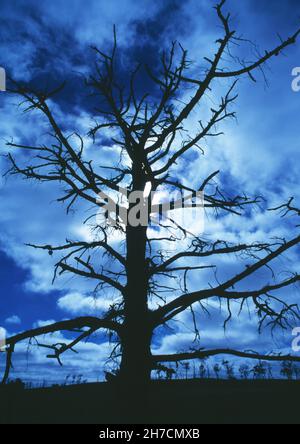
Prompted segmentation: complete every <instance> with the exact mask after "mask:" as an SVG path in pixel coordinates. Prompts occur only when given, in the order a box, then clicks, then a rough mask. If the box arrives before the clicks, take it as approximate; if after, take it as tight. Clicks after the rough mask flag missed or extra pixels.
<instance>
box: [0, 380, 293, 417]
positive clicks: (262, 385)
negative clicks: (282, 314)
mask: <svg viewBox="0 0 300 444" xmlns="http://www.w3.org/2000/svg"><path fill="white" fill-rule="evenodd" d="M0 397H1V399H0V424H124V423H126V422H127V421H124V416H123V412H124V410H122V409H120V408H118V405H120V403H119V402H118V390H117V389H116V388H115V387H114V386H112V385H111V384H107V383H102V384H87V385H78V386H68V387H59V388H48V389H34V390H21V389H13V390H12V389H10V390H9V389H1V390H0ZM149 405H150V408H149V411H148V413H147V414H146V417H145V418H143V420H142V422H143V423H144V424H300V408H299V407H300V382H298V381H297V382H296V381H215V380H208V381H200V380H194V381H193V380H189V381H172V382H170V381H169V382H166V381H153V382H152V386H151V390H150V401H149ZM134 422H137V423H138V422H140V421H132V423H134Z"/></svg>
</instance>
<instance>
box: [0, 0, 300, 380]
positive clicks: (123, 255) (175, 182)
mask: <svg viewBox="0 0 300 444" xmlns="http://www.w3.org/2000/svg"><path fill="white" fill-rule="evenodd" d="M225 6H226V5H225V0H222V1H221V2H220V3H219V4H218V5H216V6H215V11H216V14H217V19H218V21H219V24H220V25H221V30H222V35H221V36H220V38H219V39H218V40H217V41H216V42H215V43H214V45H215V48H216V49H215V53H214V56H213V57H212V58H208V57H206V58H205V63H206V67H205V68H204V69H203V70H201V71H200V70H198V68H196V67H195V68H193V66H192V64H191V62H190V61H189V59H188V53H187V51H186V50H184V49H183V48H182V47H181V46H180V45H179V44H177V43H173V44H172V46H171V49H170V50H169V51H162V52H161V53H160V56H161V57H160V65H159V68H157V69H156V68H150V67H148V66H141V65H138V66H137V67H136V68H134V69H132V72H131V73H130V76H129V80H128V84H127V85H125V86H124V84H123V83H124V79H123V80H122V81H120V80H119V79H118V72H119V71H118V54H119V48H118V45H117V37H116V32H115V31H114V44H113V49H112V51H111V53H108V54H106V53H104V52H102V51H101V50H100V49H98V48H93V49H94V51H95V57H96V65H95V66H96V68H95V74H94V75H91V76H90V77H89V78H88V79H87V81H86V88H87V90H88V91H93V94H94V97H95V99H96V100H97V101H98V107H97V109H96V111H95V115H94V116H93V119H94V121H95V125H94V126H93V127H92V128H91V130H90V133H89V136H91V137H92V139H93V142H94V147H95V149H96V152H99V146H101V134H104V135H105V137H108V136H109V137H111V140H112V143H113V144H114V146H115V147H116V150H118V152H119V153H120V162H119V164H118V165H114V166H113V167H112V168H111V169H110V172H109V173H107V174H103V171H104V170H105V169H104V166H101V165H99V161H97V156H95V155H94V154H93V156H91V157H90V158H89V157H88V156H89V153H90V151H87V150H86V149H85V144H86V138H85V135H81V134H78V133H75V134H72V135H70V134H66V133H65V131H64V130H63V125H62V124H61V123H60V122H59V119H58V118H57V117H56V116H55V112H54V111H53V109H52V106H51V99H52V98H53V97H54V96H55V95H57V94H59V93H61V91H62V89H63V87H64V85H61V86H59V87H58V88H56V89H55V90H52V91H50V92H44V91H43V92H41V91H38V90H36V89H33V88H31V87H29V86H28V85H26V84H21V83H19V82H15V81H13V80H12V79H11V80H10V85H11V86H10V88H9V91H10V93H12V94H16V95H18V96H21V97H22V104H23V106H25V110H26V111H37V112H40V113H41V115H43V116H44V117H45V118H46V120H47V122H48V125H49V128H50V129H49V131H50V142H49V136H48V139H47V141H45V144H43V143H41V144H40V145H38V146H31V145H30V144H27V143H24V144H21V143H14V141H13V140H12V141H9V142H7V145H8V147H9V150H10V152H9V154H8V159H9V161H10V163H11V168H10V171H9V172H10V174H13V175H14V174H16V175H21V176H23V177H24V178H26V179H32V180H36V181H38V182H46V183H48V182H50V183H52V182H53V183H59V184H62V185H63V186H64V194H63V195H62V196H61V197H59V198H58V201H59V202H63V203H65V204H66V206H67V211H68V212H69V211H70V210H71V209H72V207H73V206H74V204H75V203H76V202H77V201H78V200H83V201H86V202H88V203H89V204H91V205H92V206H94V207H95V212H98V211H100V210H101V209H105V211H106V216H107V205H108V204H110V205H111V206H114V208H115V225H113V224H103V225H101V224H97V223H96V222H95V225H94V233H95V239H94V240H93V242H84V241H73V240H67V241H66V243H65V244H64V245H57V246H54V245H31V246H32V247H34V248H37V249H41V250H45V251H46V252H48V253H49V254H50V255H51V256H52V255H54V254H55V255H60V259H59V260H58V262H57V264H56V267H55V278H56V277H58V276H60V275H62V274H67V273H70V274H75V275H79V276H81V277H83V278H87V279H89V280H92V281H95V286H96V291H97V294H100V295H101V294H102V293H104V290H105V289H107V288H110V289H112V290H113V291H114V294H117V295H118V299H117V300H116V302H112V304H111V307H110V308H109V309H108V310H107V312H106V313H105V314H104V315H103V317H101V318H98V317H94V316H86V317H80V318H75V319H71V320H65V321H61V322H57V323H54V324H52V325H46V326H42V327H39V328H36V329H33V330H29V331H26V332H23V333H20V334H18V335H16V336H14V337H10V338H8V340H7V343H6V352H7V364H6V370H5V374H4V378H3V382H4V383H5V382H6V381H7V380H8V377H9V371H10V368H11V364H12V356H13V353H14V351H15V346H16V344H17V343H19V342H20V341H24V340H28V339H29V340H33V339H34V338H38V337H41V336H43V335H46V334H51V333H54V332H57V331H70V332H73V333H74V336H76V337H75V339H73V340H72V341H70V342H69V343H66V342H65V343H60V344H53V345H44V344H42V343H40V342H37V344H38V345H39V346H42V347H47V348H49V349H50V354H49V356H48V357H49V358H54V359H57V360H58V362H59V363H60V364H61V363H62V362H61V357H62V355H63V353H65V352H67V351H70V350H73V349H74V347H76V345H77V344H78V343H79V342H80V341H82V340H86V339H87V338H89V337H90V336H91V335H92V334H94V333H95V332H97V331H98V330H100V329H104V330H108V331H109V332H111V334H112V335H113V337H114V338H116V340H117V341H118V344H119V348H118V349H116V350H117V351H116V353H117V356H120V359H121V362H120V368H119V371H118V373H117V379H118V380H119V381H121V382H125V385H127V386H128V387H132V386H133V385H134V386H139V385H143V384H145V382H147V381H148V380H149V378H150V375H151V370H152V369H156V368H157V366H158V365H161V363H167V362H176V363H178V362H179V361H189V360H191V359H200V360H201V359H205V358H208V357H211V356H216V355H223V354H225V355H233V356H237V357H241V358H253V359H255V360H264V361H271V362H272V361H284V360H288V361H300V358H297V357H292V356H282V355H275V354H272V355H268V356H262V355H260V354H256V353H255V352H244V351H240V350H229V349H212V350H205V349H200V350H198V349H196V350H195V349H193V350H187V351H186V352H182V353H176V354H173V355H153V353H152V349H151V344H152V338H153V334H154V332H155V331H156V330H157V329H159V327H161V326H164V325H166V324H167V323H168V322H170V321H171V320H174V319H175V318H176V317H177V316H178V315H180V314H181V313H182V312H184V311H185V310H191V313H192V315H193V320H194V327H195V333H196V335H199V331H198V328H197V322H196V317H195V313H194V311H193V308H194V307H195V304H200V305H202V304H203V303H204V302H206V301H208V300H211V299H214V298H216V299H218V300H221V301H224V302H225V303H226V306H227V308H228V314H229V315H228V319H227V322H226V323H225V324H227V323H228V321H229V320H230V318H231V317H232V312H231V303H232V302H233V301H234V302H238V303H240V304H241V308H242V307H243V305H244V303H245V302H247V301H250V302H252V303H253V307H254V308H253V311H256V312H257V314H258V315H259V327H260V328H262V327H263V326H264V325H266V324H268V325H271V326H272V327H276V326H279V327H282V328H285V327H286V326H288V325H290V322H291V319H299V312H298V307H297V306H295V305H293V304H290V303H289V301H288V300H286V299H280V298H279V297H278V292H279V291H280V290H282V289H285V288H286V287H288V286H290V285H292V284H295V283H297V282H298V281H299V280H300V276H299V275H298V274H292V275H291V276H290V277H289V278H287V279H285V280H280V279H279V278H278V279H277V280H274V282H273V283H266V285H264V286H262V287H257V288H250V289H249V290H248V291H245V290H241V289H239V284H242V283H243V282H245V281H246V279H247V278H249V277H250V276H253V275H255V273H256V272H257V271H259V270H262V269H264V268H265V267H268V268H269V267H270V264H271V263H272V261H274V260H275V259H277V258H278V257H280V256H281V255H282V254H283V253H285V252H287V251H289V250H290V249H291V248H293V247H295V246H297V245H298V244H299V243H300V235H298V236H296V237H294V238H292V239H278V240H273V241H272V242H267V241H266V242H264V243H260V242H257V243H251V244H246V243H245V244H241V243H239V244H234V243H231V242H229V241H227V240H226V239H220V240H219V241H209V240H207V239H203V238H202V237H201V235H199V234H198V233H196V234H193V233H191V232H190V231H189V230H188V229H186V228H184V227H183V226H181V225H180V224H178V223H177V222H176V220H174V218H172V217H169V213H168V214H164V213H163V214H160V213H161V211H160V208H159V205H158V210H157V211H156V212H157V213H159V217H158V221H157V223H158V225H159V227H160V229H161V232H162V233H165V232H167V233H168V235H166V236H162V237H155V238H151V237H150V235H149V224H150V221H151V217H152V216H151V211H152V209H151V208H150V205H149V202H148V200H149V199H147V197H148V194H149V193H148V192H147V193H146V190H151V191H152V192H153V193H155V192H159V191H160V190H164V191H166V190H167V192H168V193H169V194H171V193H172V192H174V191H177V192H179V193H180V194H181V195H182V196H184V193H189V194H188V196H187V197H183V198H182V200H183V201H185V202H188V201H189V202H190V207H193V206H194V205H195V203H194V201H193V198H194V192H195V190H193V188H192V187H189V186H187V185H185V184H183V183H182V182H181V181H180V180H179V178H178V177H176V175H174V168H175V166H176V164H177V162H181V161H182V160H185V161H186V162H187V163H188V162H191V160H190V157H189V153H190V152H191V151H193V150H194V149H196V150H199V149H201V147H200V145H199V144H201V143H202V142H203V141H204V140H206V139H207V138H210V137H216V136H218V135H220V134H221V133H220V132H219V130H218V127H219V125H220V124H221V123H222V122H224V121H226V120H228V119H231V118H234V117H235V112H234V111H232V105H233V103H234V101H235V100H236V98H237V94H236V93H235V89H236V87H237V80H238V78H239V77H242V76H248V77H249V78H250V79H251V80H253V81H255V77H254V76H255V73H256V71H258V70H262V69H263V67H264V65H265V64H266V62H268V61H269V60H270V59H271V58H273V57H274V56H278V55H279V54H281V53H282V52H283V50H285V49H286V48H288V47H289V46H290V45H293V44H294V43H295V42H296V40H297V37H298V36H299V33H300V30H297V32H295V33H294V34H293V35H292V36H291V37H289V38H287V39H286V40H282V41H280V42H279V44H278V46H276V47H275V48H273V49H271V50H266V51H265V52H264V53H263V55H261V56H257V55H256V56H255V59H254V60H253V62H247V61H246V60H243V59H242V58H241V57H238V56H234V55H233V54H234V51H235V49H236V48H238V47H239V46H242V45H244V44H245V45H246V44H248V43H249V42H247V41H246V40H244V39H243V38H241V37H239V36H238V34H237V32H236V31H235V30H234V29H232V23H231V18H230V14H227V13H225V11H224V9H225ZM228 60H229V61H228ZM228 64H230V67H228ZM191 73H194V75H191ZM138 76H140V77H142V78H143V79H144V80H145V78H146V76H148V80H147V81H146V80H145V81H144V86H145V88H147V86H148V85H149V82H150V83H151V85H152V86H151V88H152V91H155V93H150V94H148V92H147V91H142V92H141V89H142V88H141V86H140V83H141V82H139V87H137V86H136V84H137V78H138ZM143 76H144V77H143ZM228 81H232V83H231V84H230V85H229V87H228V90H227V92H226V93H225V94H224V96H223V97H222V98H221V100H220V104H219V106H215V107H213V108H211V109H206V111H207V112H209V113H210V117H208V119H207V120H206V121H200V122H199V126H198V128H195V133H194V134H191V132H190V131H187V127H186V124H187V121H188V118H189V117H191V115H192V113H195V112H196V111H197V110H198V108H199V105H202V104H203V103H204V104H205V96H206V95H207V94H208V93H210V92H212V91H214V88H216V85H218V88H219V85H220V83H221V82H224V87H227V85H228ZM218 88H216V90H215V91H216V92H215V94H217V91H219V89H218ZM205 106H206V105H205ZM14 148H15V149H18V150H24V151H26V152H27V153H28V152H29V153H30V155H28V156H27V157H26V159H27V160H28V162H29V164H24V165H23V164H22V165H20V164H19V161H18V160H17V159H16V157H14V156H13V154H12V151H13V149H14ZM97 150H98V151H97ZM99 156H101V155H100V154H99ZM105 171H106V172H107V169H106V170H105ZM218 174H219V171H214V172H212V173H211V174H210V175H209V176H208V177H203V178H202V179H201V181H200V180H199V186H198V187H197V190H196V191H197V192H201V193H204V198H203V199H204V208H205V209H206V211H215V212H218V213H220V214H223V213H224V214H227V213H231V214H233V215H236V217H238V216H239V215H241V214H243V212H245V211H247V209H248V208H249V207H251V205H256V204H257V203H258V202H259V199H258V198H250V197H247V196H245V195H231V196H230V195H229V196H228V195H227V193H226V192H225V191H224V190H221V189H220V187H219V186H217V185H214V184H215V179H216V177H217V175H218ZM127 190H128V191H129V193H130V194H129V204H128V205H129V208H127V209H125V210H124V207H123V206H122V203H121V202H122V198H123V197H124V194H126V192H127ZM134 193H139V194H142V195H143V196H145V195H146V196H145V199H144V201H143V202H142V207H141V208H142V209H143V211H144V213H145V212H146V224H142V223H140V224H138V225H137V226H135V224H131V223H127V224H126V225H124V224H123V219H122V217H121V215H122V214H124V211H125V212H127V213H128V212H130V210H134V209H135V205H136V204H137V201H134V199H133V200H132V199H130V196H131V195H134ZM151 199H152V194H151V198H150V201H151ZM168 205H169V208H170V210H171V211H174V212H176V211H177V205H176V202H174V201H170V202H168ZM277 210H282V211H284V212H285V213H287V212H293V214H295V215H299V214H300V213H299V211H298V210H297V208H294V207H293V206H292V201H290V202H289V203H288V204H287V205H284V206H282V207H279V208H278V209H277ZM171 211H170V213H171ZM144 216H145V214H144ZM144 216H143V217H144ZM156 216H157V215H156ZM109 217H111V214H109ZM116 231H117V232H118V235H120V236H122V237H123V239H124V242H123V243H122V242H120V243H119V245H118V247H115V246H114V245H115V244H114V243H113V242H112V241H113V234H114V233H115V232H116ZM168 243H169V244H170V245H171V244H172V245H175V246H176V251H175V253H174V254H173V253H170V250H171V249H168V247H166V245H168ZM181 248H182V249H181ZM173 251H174V248H173ZM98 252H101V253H103V254H104V257H108V258H110V260H111V261H110V263H113V267H112V266H110V267H106V266H105V264H104V263H102V264H101V263H99V261H97V260H96V261H95V260H93V258H94V256H95V254H94V253H98ZM222 255H225V256H226V255H230V256H235V257H236V259H237V260H239V259H242V258H245V257H247V258H248V259H247V261H248V265H247V266H246V267H244V265H242V264H243V263H242V262H241V265H240V266H241V267H242V270H241V271H239V272H238V273H237V274H235V275H233V276H231V277H230V278H228V279H227V280H225V281H222V282H217V283H216V284H215V285H208V286H207V287H204V288H199V289H198V290H197V291H193V292H190V291H189V290H188V276H189V275H190V274H191V273H199V272H200V270H202V269H206V268H209V267H210V268H211V267H212V265H211V263H210V262H209V263H207V264H206V265H204V266H203V261H209V260H210V259H214V258H218V257H220V256H222ZM195 260H198V261H199V263H198V264H197V265H196V266H195V265H193V264H194V261H195ZM155 302H156V305H155ZM115 356H116V355H115ZM226 362H227V361H226ZM228 365H229V364H228ZM159 368H160V367H158V369H159ZM215 371H216V368H215ZM217 374H218V372H217Z"/></svg>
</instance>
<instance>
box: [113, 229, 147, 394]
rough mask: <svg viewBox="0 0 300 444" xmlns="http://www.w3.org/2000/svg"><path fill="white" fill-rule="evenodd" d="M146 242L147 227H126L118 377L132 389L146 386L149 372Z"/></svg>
mask: <svg viewBox="0 0 300 444" xmlns="http://www.w3.org/2000/svg"><path fill="white" fill-rule="evenodd" d="M146 243H147V227H142V226H139V227H131V226H128V227H127V287H126V294H125V321H124V329H123V335H122V338H121V339H122V363H121V368H120V376H121V378H122V379H124V380H125V381H126V384H129V385H130V386H132V388H134V387H136V388H137V386H140V387H141V388H142V386H145V385H147V383H148V382H149V380H150V373H151V336H152V331H151V326H150V323H149V310H148V270H147V264H146Z"/></svg>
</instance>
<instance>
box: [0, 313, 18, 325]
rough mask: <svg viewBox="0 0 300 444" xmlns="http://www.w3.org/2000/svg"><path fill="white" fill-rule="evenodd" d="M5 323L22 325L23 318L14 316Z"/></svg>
mask: <svg viewBox="0 0 300 444" xmlns="http://www.w3.org/2000/svg"><path fill="white" fill-rule="evenodd" d="M4 322H5V323H6V324H15V325H18V324H21V323H22V320H21V318H20V317H19V316H17V315H13V316H10V317H9V318H7V319H5V321H4Z"/></svg>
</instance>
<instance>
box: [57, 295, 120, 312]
mask: <svg viewBox="0 0 300 444" xmlns="http://www.w3.org/2000/svg"><path fill="white" fill-rule="evenodd" d="M112 301H113V298H112V297H111V298H107V299H103V298H102V297H101V298H99V297H92V296H85V295H83V294H81V293H76V292H74V293H68V294H66V295H65V296H63V297H61V298H59V300H58V302H57V305H58V307H59V308H60V309H61V310H63V311H65V312H66V313H68V314H72V315H88V314H92V315H94V316H96V315H97V314H98V315H99V314H101V313H103V312H105V311H107V310H108V309H109V308H110V306H111V304H112Z"/></svg>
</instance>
